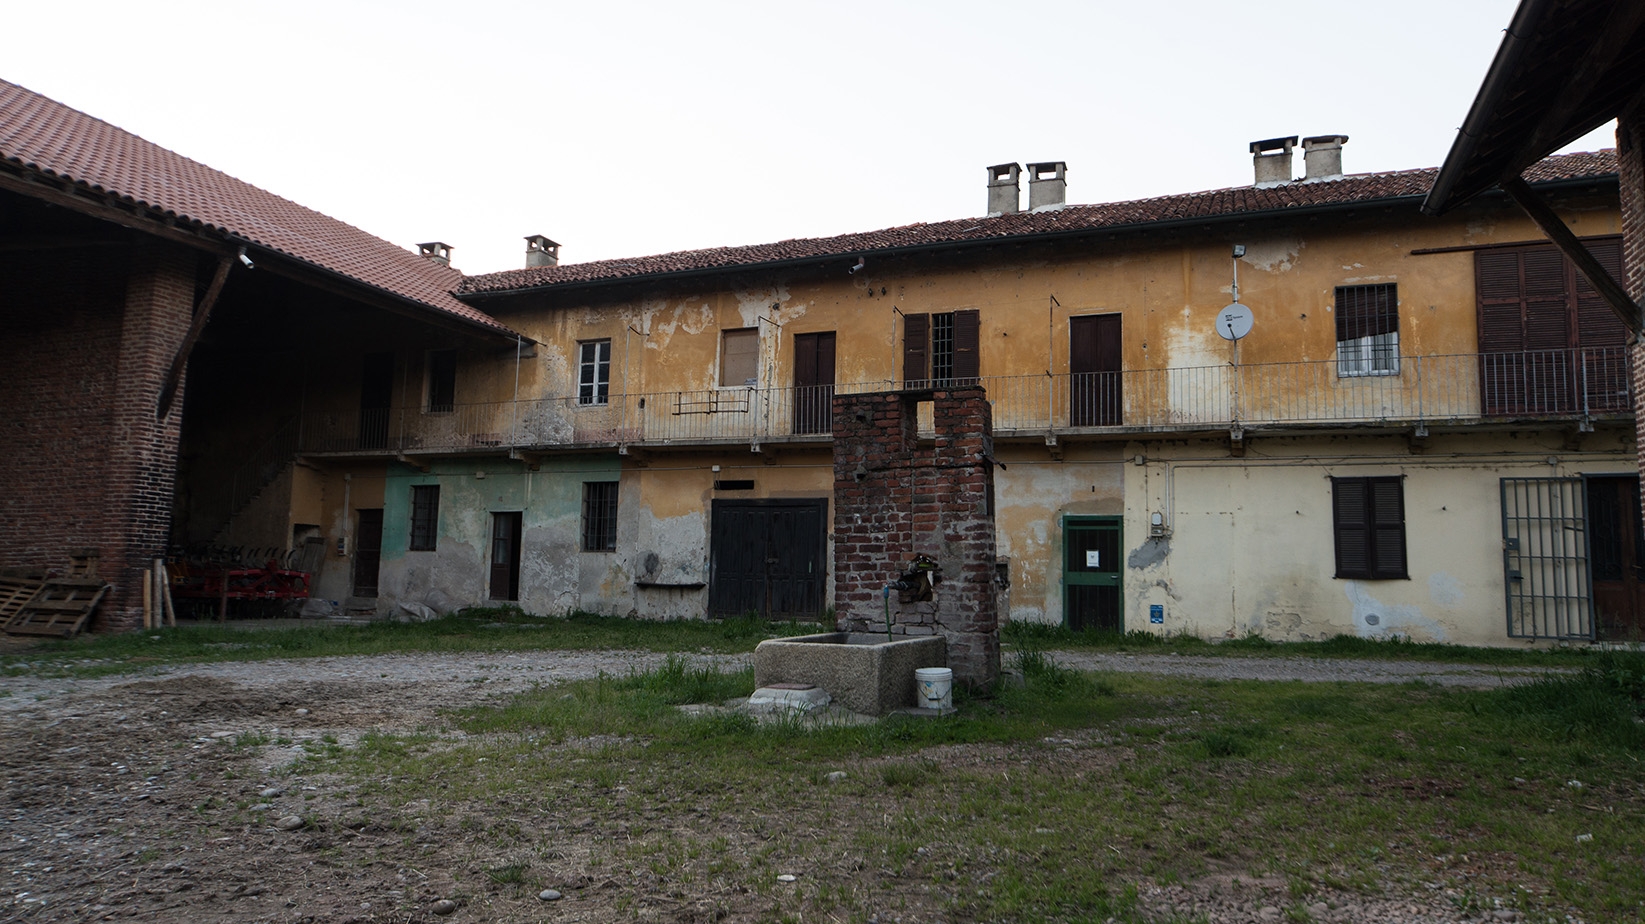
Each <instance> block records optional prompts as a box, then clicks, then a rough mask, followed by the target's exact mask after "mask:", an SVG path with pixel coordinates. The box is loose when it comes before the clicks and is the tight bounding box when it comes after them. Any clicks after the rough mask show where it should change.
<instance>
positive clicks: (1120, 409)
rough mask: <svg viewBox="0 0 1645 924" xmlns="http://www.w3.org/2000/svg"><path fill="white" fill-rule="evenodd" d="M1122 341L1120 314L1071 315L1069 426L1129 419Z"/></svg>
mask: <svg viewBox="0 0 1645 924" xmlns="http://www.w3.org/2000/svg"><path fill="white" fill-rule="evenodd" d="M1120 342H1121V341H1120V316H1119V315H1117V314H1096V315H1087V316H1085V317H1078V318H1069V319H1068V372H1069V387H1070V388H1071V389H1072V394H1070V396H1069V411H1068V413H1069V421H1068V423H1069V426H1074V427H1113V426H1118V425H1119V424H1121V423H1124V422H1125V419H1124V418H1125V394H1124V388H1123V383H1122V381H1121V370H1120V364H1121V351H1120Z"/></svg>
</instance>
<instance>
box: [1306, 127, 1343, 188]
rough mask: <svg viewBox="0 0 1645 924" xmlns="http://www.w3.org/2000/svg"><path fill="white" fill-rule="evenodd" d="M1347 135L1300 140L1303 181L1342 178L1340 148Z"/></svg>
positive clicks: (1318, 136)
mask: <svg viewBox="0 0 1645 924" xmlns="http://www.w3.org/2000/svg"><path fill="white" fill-rule="evenodd" d="M1347 143H1348V136H1347V135H1315V136H1314V137H1312V138H1304V139H1302V168H1303V172H1304V174H1305V175H1304V177H1303V179H1304V180H1306V181H1308V182H1312V181H1314V180H1335V179H1337V178H1339V177H1341V176H1342V146H1343V145H1344V144H1347Z"/></svg>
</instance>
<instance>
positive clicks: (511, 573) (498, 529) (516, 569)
mask: <svg viewBox="0 0 1645 924" xmlns="http://www.w3.org/2000/svg"><path fill="white" fill-rule="evenodd" d="M491 599H493V600H518V599H520V514H519V513H518V512H517V511H516V512H512V513H494V514H492V515H491Z"/></svg>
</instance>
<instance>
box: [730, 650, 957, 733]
mask: <svg viewBox="0 0 1645 924" xmlns="http://www.w3.org/2000/svg"><path fill="white" fill-rule="evenodd" d="M947 666H948V642H947V641H945V640H944V639H943V638H942V636H940V635H927V636H916V637H913V638H899V639H897V640H895V641H887V640H886V638H885V636H883V635H871V634H864V633H848V632H824V633H822V634H820V635H801V636H797V637H795V638H773V639H766V640H765V641H763V642H761V643H760V644H759V647H757V648H755V649H754V686H756V687H769V686H771V685H772V684H777V683H814V684H816V685H817V686H819V687H821V688H822V689H824V690H826V691H828V695H830V696H832V697H833V698H834V701H835V702H837V703H839V704H840V705H842V706H844V707H845V708H847V709H849V710H851V711H852V712H858V713H861V714H863V715H875V716H878V715H885V714H887V713H889V712H892V711H893V710H896V709H902V708H904V707H912V706H914V705H916V703H915V698H914V670H915V669H916V668H921V667H947Z"/></svg>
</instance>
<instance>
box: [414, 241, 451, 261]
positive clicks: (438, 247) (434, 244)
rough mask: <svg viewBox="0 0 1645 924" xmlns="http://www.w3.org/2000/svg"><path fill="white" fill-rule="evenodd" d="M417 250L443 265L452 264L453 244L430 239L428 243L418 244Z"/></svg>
mask: <svg viewBox="0 0 1645 924" xmlns="http://www.w3.org/2000/svg"><path fill="white" fill-rule="evenodd" d="M417 252H418V253H419V254H422V255H423V256H425V257H427V258H429V259H430V260H433V261H434V262H435V263H438V264H440V265H441V266H450V265H451V245H450V244H442V243H440V242H439V241H429V242H428V243H427V244H418V245H417Z"/></svg>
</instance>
